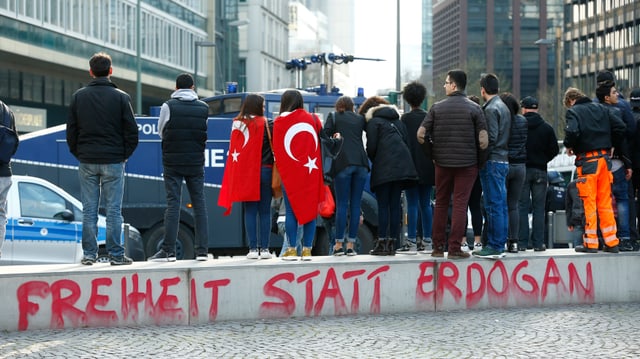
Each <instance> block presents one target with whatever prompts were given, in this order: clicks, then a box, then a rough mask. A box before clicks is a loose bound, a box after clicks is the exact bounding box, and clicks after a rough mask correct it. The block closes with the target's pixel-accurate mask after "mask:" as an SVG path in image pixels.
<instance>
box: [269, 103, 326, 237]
mask: <svg viewBox="0 0 640 359" xmlns="http://www.w3.org/2000/svg"><path fill="white" fill-rule="evenodd" d="M320 126H321V125H320V121H315V120H314V118H313V117H312V115H311V114H310V113H308V112H306V111H305V110H303V109H298V110H295V111H293V112H291V113H285V114H283V115H282V116H280V117H278V118H276V120H275V122H274V125H273V152H274V155H275V158H276V164H277V165H278V170H279V171H280V176H281V177H282V184H283V185H284V189H285V192H286V194H287V198H288V200H289V203H290V204H291V208H292V210H293V213H294V214H295V216H296V219H297V220H298V223H300V224H305V223H308V222H310V221H311V220H313V219H315V218H316V217H317V216H318V203H319V202H320V200H322V199H323V196H324V192H322V186H323V184H324V180H323V175H322V155H321V154H322V151H321V148H320V139H319V138H318V132H319V131H320V130H321V127H320Z"/></svg>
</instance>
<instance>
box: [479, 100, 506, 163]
mask: <svg viewBox="0 0 640 359" xmlns="http://www.w3.org/2000/svg"><path fill="white" fill-rule="evenodd" d="M482 109H483V110H484V117H485V119H486V120H487V131H488V132H489V161H501V162H508V161H509V134H510V132H511V112H510V111H509V108H508V107H507V105H505V104H504V102H502V99H501V98H500V96H494V97H492V98H491V99H490V100H489V101H487V102H486V103H485V104H484V106H482Z"/></svg>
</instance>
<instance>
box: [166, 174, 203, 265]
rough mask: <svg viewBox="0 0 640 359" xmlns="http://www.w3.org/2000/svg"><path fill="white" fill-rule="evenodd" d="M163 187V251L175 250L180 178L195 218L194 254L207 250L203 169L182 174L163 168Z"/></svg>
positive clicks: (180, 199)
mask: <svg viewBox="0 0 640 359" xmlns="http://www.w3.org/2000/svg"><path fill="white" fill-rule="evenodd" d="M163 176H164V189H165V191H166V192H167V209H166V210H165V212H164V240H163V243H162V249H164V251H165V252H169V253H175V252H176V240H177V239H178V226H179V225H180V204H181V202H182V180H183V179H184V181H185V182H186V184H187V190H188V191H189V197H190V198H191V203H192V204H193V213H194V220H195V235H196V238H195V240H196V242H195V251H196V256H197V255H202V254H205V255H206V254H207V253H208V252H209V232H208V231H209V228H208V224H207V205H206V202H205V199H204V169H203V170H202V173H200V174H198V175H196V176H184V175H182V174H180V172H179V171H176V170H174V169H172V168H168V167H165V168H164V174H163Z"/></svg>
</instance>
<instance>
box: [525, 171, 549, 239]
mask: <svg viewBox="0 0 640 359" xmlns="http://www.w3.org/2000/svg"><path fill="white" fill-rule="evenodd" d="M546 200H547V171H545V170H541V169H538V168H533V167H528V168H527V175H526V177H525V180H524V186H522V193H521V194H520V204H519V210H520V238H518V240H519V242H518V248H527V247H528V246H529V208H531V213H532V217H533V221H532V223H531V244H532V245H533V248H540V247H542V245H543V244H544V217H545V213H544V209H545V202H546Z"/></svg>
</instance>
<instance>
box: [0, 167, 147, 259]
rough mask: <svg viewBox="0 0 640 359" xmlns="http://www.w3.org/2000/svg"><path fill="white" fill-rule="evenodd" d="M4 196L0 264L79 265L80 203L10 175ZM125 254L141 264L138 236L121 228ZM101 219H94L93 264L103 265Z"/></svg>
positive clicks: (47, 186) (49, 186)
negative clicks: (95, 256) (96, 249)
mask: <svg viewBox="0 0 640 359" xmlns="http://www.w3.org/2000/svg"><path fill="white" fill-rule="evenodd" d="M11 179H12V182H13V184H12V186H11V189H10V190H9V193H8V195H7V232H6V237H5V240H4V244H3V246H2V256H1V257H0V265H8V264H45V263H80V259H81V258H82V254H83V253H82V203H81V202H80V201H79V200H78V199H76V198H74V197H73V196H71V195H70V194H69V193H67V192H65V191H64V190H63V189H61V188H60V187H58V186H56V185H54V184H52V183H51V182H48V181H46V180H44V179H42V178H38V177H30V176H16V175H14V176H12V177H11ZM122 235H123V236H124V238H125V247H126V254H127V255H128V256H129V257H131V258H133V259H134V260H137V261H144V260H145V259H146V258H145V253H144V246H143V245H142V240H141V237H140V232H139V231H138V230H137V229H135V228H134V227H132V226H129V225H128V224H124V225H123V231H122ZM105 236H106V219H105V217H104V216H102V215H100V216H99V217H98V245H99V253H98V261H99V262H105V261H106V262H108V261H109V258H108V254H107V252H106V249H105Z"/></svg>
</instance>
